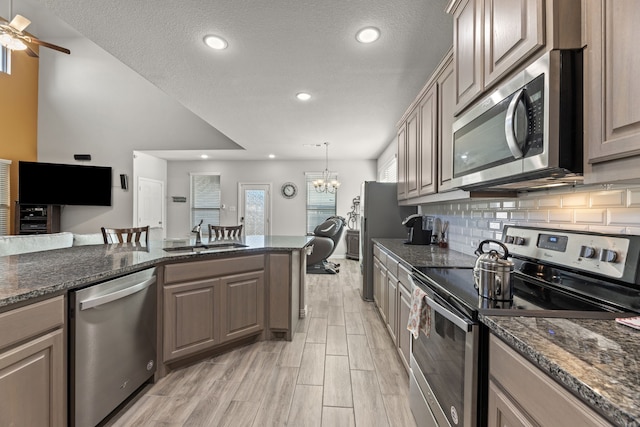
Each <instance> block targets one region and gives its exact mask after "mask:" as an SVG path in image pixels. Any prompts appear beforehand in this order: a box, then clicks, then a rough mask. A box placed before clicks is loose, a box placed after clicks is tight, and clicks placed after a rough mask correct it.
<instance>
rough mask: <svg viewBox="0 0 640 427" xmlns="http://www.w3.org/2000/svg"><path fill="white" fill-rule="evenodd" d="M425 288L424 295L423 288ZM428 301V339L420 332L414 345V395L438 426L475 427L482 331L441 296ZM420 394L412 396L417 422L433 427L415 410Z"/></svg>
mask: <svg viewBox="0 0 640 427" xmlns="http://www.w3.org/2000/svg"><path fill="white" fill-rule="evenodd" d="M420 288H421V289H423V290H425V287H424V286H420ZM428 293H430V292H428ZM425 298H426V302H427V304H428V305H429V307H430V309H429V317H430V326H429V332H428V334H424V333H422V332H421V333H420V335H419V338H417V339H413V342H412V350H411V368H412V373H413V378H412V379H411V380H412V382H413V383H414V384H412V386H413V387H412V389H413V388H415V387H416V386H417V387H418V388H419V392H421V394H422V396H423V397H424V399H423V401H425V402H426V404H427V405H428V407H429V409H430V412H431V413H432V414H433V417H434V418H435V420H436V421H437V424H436V425H437V426H440V427H443V426H452V427H453V426H464V427H475V426H476V425H477V381H478V380H477V378H478V336H479V332H478V331H479V325H478V324H477V323H474V322H472V321H471V320H468V319H466V318H465V317H464V316H463V315H462V314H458V313H457V312H456V310H455V309H454V308H453V307H450V306H449V305H448V304H447V303H446V302H444V301H440V300H441V298H439V297H438V296H437V295H435V294H432V295H431V296H427V297H425ZM417 392H418V390H411V393H412V394H413V395H412V396H411V401H412V411H413V413H414V416H415V418H416V421H417V423H418V425H425V426H430V425H433V423H432V422H426V420H424V418H423V416H422V415H423V414H425V413H426V411H425V409H422V408H421V409H418V407H417V406H416V404H415V403H416V402H418V401H419V400H420V399H419V398H418V397H419V396H418V395H417ZM419 418H420V419H419Z"/></svg>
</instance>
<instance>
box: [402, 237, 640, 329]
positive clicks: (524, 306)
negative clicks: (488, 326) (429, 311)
mask: <svg viewBox="0 0 640 427" xmlns="http://www.w3.org/2000/svg"><path fill="white" fill-rule="evenodd" d="M503 235H504V239H503V241H504V243H505V245H506V246H507V247H508V249H509V252H510V255H511V260H512V261H513V262H514V264H515V271H514V273H513V275H512V278H511V282H512V285H513V289H514V296H513V300H510V301H497V300H490V299H486V298H482V297H480V296H479V295H478V291H477V290H476V289H475V287H474V279H473V269H472V268H424V267H423V268H414V276H415V277H416V278H418V279H419V280H418V281H417V282H423V284H422V286H423V287H427V288H428V289H429V292H430V293H432V294H435V295H437V298H438V299H440V300H444V301H446V302H447V303H448V305H450V306H452V307H454V308H455V309H457V310H458V311H460V312H462V313H464V314H466V316H467V317H469V318H471V319H473V320H477V318H478V315H479V314H484V315H511V316H514V315H515V316H544V317H565V318H572V317H573V318H615V317H624V316H625V315H637V314H638V313H640V284H639V283H638V280H640V278H639V277H638V276H639V275H638V271H637V270H638V268H639V266H638V263H639V261H640V251H639V249H640V236H626V235H602V234H596V233H581V232H564V231H558V230H549V229H539V228H531V227H505V230H504V233H503ZM418 284H419V283H418Z"/></svg>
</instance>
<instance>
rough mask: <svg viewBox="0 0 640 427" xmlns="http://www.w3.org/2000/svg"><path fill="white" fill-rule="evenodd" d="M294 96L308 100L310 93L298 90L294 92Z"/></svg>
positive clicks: (301, 99)
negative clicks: (298, 91)
mask: <svg viewBox="0 0 640 427" xmlns="http://www.w3.org/2000/svg"><path fill="white" fill-rule="evenodd" d="M296 98H298V99H299V100H300V101H308V100H310V99H311V94H309V93H307V92H300V93H297V94H296Z"/></svg>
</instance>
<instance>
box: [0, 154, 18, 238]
mask: <svg viewBox="0 0 640 427" xmlns="http://www.w3.org/2000/svg"><path fill="white" fill-rule="evenodd" d="M10 167H11V160H3V159H0V236H6V235H8V234H9V201H10V195H9V188H10V187H9V171H10ZM16 215H17V214H16Z"/></svg>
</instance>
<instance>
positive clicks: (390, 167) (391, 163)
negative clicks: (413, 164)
mask: <svg viewBox="0 0 640 427" xmlns="http://www.w3.org/2000/svg"><path fill="white" fill-rule="evenodd" d="M378 181H379V182H397V181H398V159H397V158H396V156H393V157H392V158H390V159H389V160H388V161H387V162H386V163H385V164H384V165H383V166H382V168H381V169H380V171H379V175H378Z"/></svg>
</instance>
